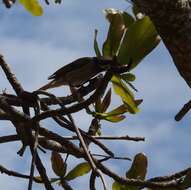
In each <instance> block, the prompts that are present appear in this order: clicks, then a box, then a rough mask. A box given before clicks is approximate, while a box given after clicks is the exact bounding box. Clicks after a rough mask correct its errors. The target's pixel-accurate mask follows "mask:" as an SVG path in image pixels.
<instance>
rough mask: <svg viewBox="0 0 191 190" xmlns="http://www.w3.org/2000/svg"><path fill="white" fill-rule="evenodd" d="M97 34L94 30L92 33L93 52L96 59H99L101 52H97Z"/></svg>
mask: <svg viewBox="0 0 191 190" xmlns="http://www.w3.org/2000/svg"><path fill="white" fill-rule="evenodd" d="M97 33H98V30H95V32H94V51H95V54H96V56H97V57H101V52H100V50H99V46H98V43H97Z"/></svg>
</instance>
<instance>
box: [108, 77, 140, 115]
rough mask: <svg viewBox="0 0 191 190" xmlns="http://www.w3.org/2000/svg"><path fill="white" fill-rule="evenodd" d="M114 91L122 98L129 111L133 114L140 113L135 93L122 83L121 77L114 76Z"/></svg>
mask: <svg viewBox="0 0 191 190" xmlns="http://www.w3.org/2000/svg"><path fill="white" fill-rule="evenodd" d="M111 81H112V84H113V88H114V91H115V93H116V94H117V95H119V96H121V98H122V100H123V102H124V103H125V105H126V106H127V108H128V111H129V112H130V113H132V114H135V113H137V112H139V109H138V108H137V105H136V104H135V101H134V95H133V93H132V92H131V91H130V90H129V89H128V87H127V86H126V85H125V84H124V83H123V82H122V81H121V79H120V77H118V76H116V75H114V76H113V77H112V79H111Z"/></svg>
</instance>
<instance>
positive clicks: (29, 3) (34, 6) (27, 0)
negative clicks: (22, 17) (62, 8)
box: [19, 0, 43, 16]
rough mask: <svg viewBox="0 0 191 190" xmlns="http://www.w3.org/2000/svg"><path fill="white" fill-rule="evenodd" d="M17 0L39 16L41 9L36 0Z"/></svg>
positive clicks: (41, 12) (34, 14)
mask: <svg viewBox="0 0 191 190" xmlns="http://www.w3.org/2000/svg"><path fill="white" fill-rule="evenodd" d="M19 2H20V3H21V4H22V5H23V6H24V7H25V9H26V10H27V11H29V12H30V13H31V14H32V15H33V16H41V15H42V14H43V9H42V7H41V6H40V4H39V2H38V0H19Z"/></svg>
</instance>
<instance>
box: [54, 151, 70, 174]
mask: <svg viewBox="0 0 191 190" xmlns="http://www.w3.org/2000/svg"><path fill="white" fill-rule="evenodd" d="M51 163H52V169H53V171H54V173H55V174H56V175H57V176H59V177H64V175H65V173H66V167H67V165H66V163H64V161H63V159H62V157H61V155H60V154H59V153H58V152H56V151H52V155H51Z"/></svg>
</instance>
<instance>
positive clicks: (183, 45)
mask: <svg viewBox="0 0 191 190" xmlns="http://www.w3.org/2000/svg"><path fill="white" fill-rule="evenodd" d="M133 2H135V3H136V5H137V6H138V7H139V8H140V9H141V11H142V12H144V13H146V14H147V15H148V16H149V17H150V18H151V20H152V21H153V23H154V24H155V26H156V29H157V31H158V33H159V35H160V36H161V38H162V39H163V42H164V43H165V45H166V47H167V49H168V50H169V52H170V54H171V56H172V58H173V61H174V63H175V65H176V67H177V69H178V71H179V73H180V74H181V76H182V77H183V78H184V79H185V81H186V82H187V84H188V85H189V86H190V87H191V64H190V60H191V46H190V44H191V35H190V34H191V19H190V15H191V8H190V3H191V1H190V0H173V1H172V0H155V1H153V0H133Z"/></svg>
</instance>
